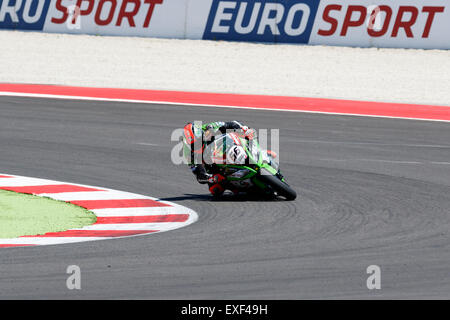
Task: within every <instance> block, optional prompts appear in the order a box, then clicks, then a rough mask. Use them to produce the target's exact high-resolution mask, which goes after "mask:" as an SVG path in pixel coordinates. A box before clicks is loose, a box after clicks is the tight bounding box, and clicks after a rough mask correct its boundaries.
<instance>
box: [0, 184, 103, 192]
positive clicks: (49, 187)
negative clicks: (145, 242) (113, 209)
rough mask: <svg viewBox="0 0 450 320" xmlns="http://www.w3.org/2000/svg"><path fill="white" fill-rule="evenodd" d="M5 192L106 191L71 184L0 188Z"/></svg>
mask: <svg viewBox="0 0 450 320" xmlns="http://www.w3.org/2000/svg"><path fill="white" fill-rule="evenodd" d="M0 189H3V190H10V191H15V192H20V193H32V194H40V193H63V192H84V191H104V190H101V189H94V188H88V187H81V186H75V185H71V184H55V185H42V186H24V187H0Z"/></svg>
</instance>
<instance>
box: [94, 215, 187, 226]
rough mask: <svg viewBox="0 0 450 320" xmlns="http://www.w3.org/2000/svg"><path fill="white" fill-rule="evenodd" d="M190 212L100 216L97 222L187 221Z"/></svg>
mask: <svg viewBox="0 0 450 320" xmlns="http://www.w3.org/2000/svg"><path fill="white" fill-rule="evenodd" d="M187 219H189V215H188V214H164V215H154V216H129V217H98V218H97V222H96V223H95V224H114V223H151V222H185V221H186V220H187Z"/></svg>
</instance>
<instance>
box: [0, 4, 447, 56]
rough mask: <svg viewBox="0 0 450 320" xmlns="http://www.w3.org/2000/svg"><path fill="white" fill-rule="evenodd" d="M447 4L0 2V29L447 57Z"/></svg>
mask: <svg viewBox="0 0 450 320" xmlns="http://www.w3.org/2000/svg"><path fill="white" fill-rule="evenodd" d="M449 7H450V4H448V0H426V1H423V0H396V1H392V0H384V1H373V0H270V1H269V0H0V29H13V30H34V31H43V32H57V33H72V34H92V35H120V36H142V37H161V38H177V39H211V40H232V41H253V42H271V43H298V44H314V45H345V46H358V47H372V46H375V47H399V48H426V49H450V36H449V32H450V8H449Z"/></svg>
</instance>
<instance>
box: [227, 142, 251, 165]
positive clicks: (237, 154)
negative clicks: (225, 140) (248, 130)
mask: <svg viewBox="0 0 450 320" xmlns="http://www.w3.org/2000/svg"><path fill="white" fill-rule="evenodd" d="M245 159H247V154H246V153H245V150H244V148H242V147H241V146H233V147H231V148H230V149H229V150H228V152H227V163H228V164H244V163H245Z"/></svg>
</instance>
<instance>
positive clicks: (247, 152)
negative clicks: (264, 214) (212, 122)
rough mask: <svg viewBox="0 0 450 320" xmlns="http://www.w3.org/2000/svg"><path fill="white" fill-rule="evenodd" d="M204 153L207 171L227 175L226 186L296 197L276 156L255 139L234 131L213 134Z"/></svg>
mask: <svg viewBox="0 0 450 320" xmlns="http://www.w3.org/2000/svg"><path fill="white" fill-rule="evenodd" d="M203 156H204V160H205V163H206V168H207V171H208V172H210V173H212V174H220V175H222V176H224V177H225V178H226V181H223V182H221V185H222V186H223V187H224V188H225V189H229V190H234V191H235V192H236V191H238V192H246V193H259V194H263V195H265V196H269V197H276V196H281V197H284V198H285V199H286V200H294V199H295V198H296V197H297V193H296V192H295V190H293V189H292V188H291V187H290V186H289V185H288V184H287V183H286V180H285V178H284V177H283V175H282V174H281V172H280V169H279V163H278V161H277V160H276V158H275V157H274V156H272V153H269V152H267V150H262V149H261V148H260V145H259V143H258V141H257V139H256V138H254V139H251V140H250V139H246V138H245V137H242V136H241V135H239V134H238V133H236V132H231V133H225V134H222V135H219V136H216V137H215V138H214V140H213V141H212V142H211V143H210V144H209V145H208V146H207V147H206V148H205V150H204V152H203Z"/></svg>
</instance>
